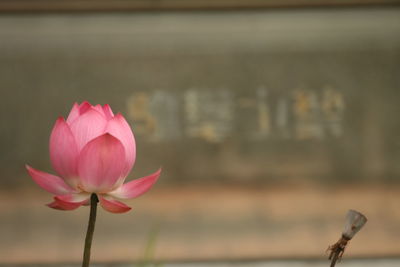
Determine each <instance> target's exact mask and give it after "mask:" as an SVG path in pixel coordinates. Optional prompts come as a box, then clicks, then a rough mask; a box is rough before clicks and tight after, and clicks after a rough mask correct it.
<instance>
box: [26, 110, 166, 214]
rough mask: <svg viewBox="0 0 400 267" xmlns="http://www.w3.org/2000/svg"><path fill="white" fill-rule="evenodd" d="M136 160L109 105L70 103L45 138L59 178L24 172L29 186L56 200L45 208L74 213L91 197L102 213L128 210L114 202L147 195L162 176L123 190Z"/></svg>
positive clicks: (126, 131)
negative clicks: (30, 179) (73, 211)
mask: <svg viewBox="0 0 400 267" xmlns="http://www.w3.org/2000/svg"><path fill="white" fill-rule="evenodd" d="M135 158H136V145H135V139H134V136H133V133H132V130H131V128H130V126H129V124H128V123H127V121H126V120H125V118H124V117H123V116H122V115H121V114H120V113H118V114H116V115H114V114H113V112H112V110H111V108H110V106H109V105H104V106H101V105H96V106H92V105H91V104H90V103H88V102H83V103H82V104H77V103H75V104H74V106H73V107H72V110H71V112H70V113H69V115H68V117H67V119H66V120H65V119H64V118H63V117H59V118H58V119H57V121H56V123H55V126H54V128H53V130H52V133H51V137H50V159H51V163H52V166H53V168H54V170H55V171H56V172H57V174H58V175H53V174H49V173H46V172H43V171H39V170H37V169H34V168H32V167H30V166H28V165H27V166H26V168H27V170H28V172H29V174H30V175H31V177H32V178H33V180H34V181H35V182H36V183H37V184H38V185H39V186H41V187H42V188H43V189H45V190H46V191H48V192H50V193H52V194H54V195H55V197H54V201H53V202H51V203H50V204H48V206H49V207H51V208H54V209H59V210H73V209H76V208H78V207H80V206H82V205H89V204H90V198H91V195H92V194H95V195H96V197H97V198H98V200H99V202H100V205H101V206H102V207H103V208H104V209H105V210H107V211H109V212H113V213H123V212H127V211H129V210H130V209H131V208H130V207H129V206H127V205H126V204H124V203H122V202H120V201H118V200H117V199H130V198H135V197H138V196H140V195H142V194H143V193H145V192H146V191H148V190H149V189H150V188H151V187H152V186H153V184H154V183H155V182H156V181H157V179H158V177H159V175H160V172H161V170H160V169H159V170H158V171H156V172H155V173H153V174H150V175H149V176H146V177H142V178H140V179H136V180H132V181H130V182H128V183H125V184H124V181H125V178H126V177H127V175H128V174H129V172H130V170H131V169H132V166H133V164H134V162H135Z"/></svg>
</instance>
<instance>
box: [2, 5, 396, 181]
mask: <svg viewBox="0 0 400 267" xmlns="http://www.w3.org/2000/svg"><path fill="white" fill-rule="evenodd" d="M399 69H400V10H399V9H391V10H385V9H379V10H372V9H348V10H346V9H341V10H312V11H311V10H310V11H307V10H300V11H296V10H288V11H259V12H254V11H253V12H213V13H201V12H196V13H132V14H129V13H126V14H53V15H49V14H47V15H40V14H37V15H29V14H21V15H1V16H0V96H1V100H2V101H1V106H0V110H1V112H0V117H1V122H2V123H1V124H0V137H1V138H0V143H1V151H0V162H1V168H0V178H1V179H0V183H1V184H4V185H10V186H20V185H24V184H31V181H30V180H29V179H28V177H27V175H26V174H25V171H24V164H25V163H29V164H30V165H32V166H35V167H37V168H39V169H44V170H48V171H50V170H51V168H50V164H49V158H48V151H47V150H48V137H49V134H50V131H51V128H52V127H53V124H54V122H55V120H56V118H57V117H58V116H59V115H63V116H66V115H67V113H68V111H69V109H70V107H71V106H72V104H73V103H74V102H75V101H78V102H80V101H83V100H89V101H90V102H92V103H94V104H95V103H101V104H105V103H109V104H111V106H112V107H113V109H114V111H115V112H118V111H119V112H122V113H123V114H124V115H125V116H126V117H127V119H128V120H129V122H130V124H131V125H132V128H133V129H134V132H135V135H136V137H137V143H138V155H137V163H136V167H135V168H134V172H133V173H132V175H131V177H139V176H140V175H143V174H146V173H149V172H150V171H153V170H156V169H157V168H158V167H159V166H162V167H163V168H164V174H163V177H164V178H163V179H162V181H161V183H164V184H201V183H206V184H207V183H208V184H209V183H217V184H219V183H239V184H247V185H253V184H259V183H281V182H283V183H286V182H288V183H291V182H299V183H301V182H304V181H305V182H308V181H318V182H322V183H325V182H326V181H330V182H336V181H337V182H347V181H349V180H354V181H378V182H379V181H382V182H388V181H397V180H398V179H399V178H400V168H399V162H400V143H399V141H398V140H399V134H400V126H399V119H398V114H399V111H400V108H399V100H400V91H399V86H400V75H399Z"/></svg>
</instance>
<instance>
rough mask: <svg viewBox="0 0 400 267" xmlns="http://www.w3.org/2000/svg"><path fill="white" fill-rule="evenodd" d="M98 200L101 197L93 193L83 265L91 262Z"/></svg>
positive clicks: (86, 266)
mask: <svg viewBox="0 0 400 267" xmlns="http://www.w3.org/2000/svg"><path fill="white" fill-rule="evenodd" d="M97 202H99V199H98V198H97V195H96V194H94V193H93V194H92V195H91V196H90V215H89V223H88V228H87V232H86V238H85V250H84V252H83V262H82V267H88V266H89V263H90V248H91V247H92V240H93V232H94V225H95V223H96V213H97Z"/></svg>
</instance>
